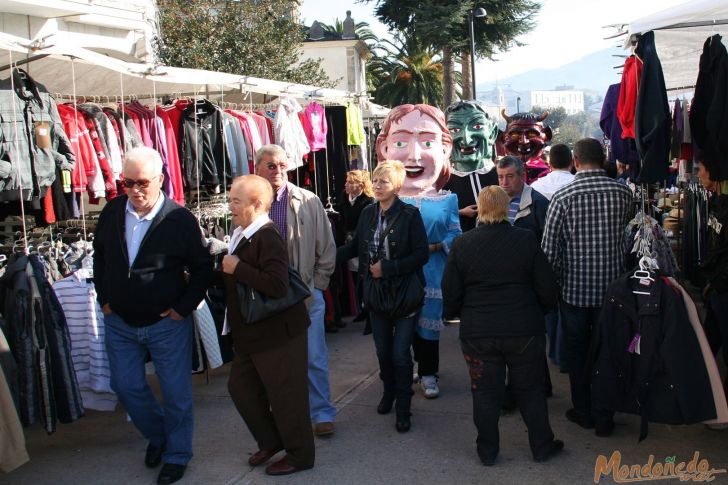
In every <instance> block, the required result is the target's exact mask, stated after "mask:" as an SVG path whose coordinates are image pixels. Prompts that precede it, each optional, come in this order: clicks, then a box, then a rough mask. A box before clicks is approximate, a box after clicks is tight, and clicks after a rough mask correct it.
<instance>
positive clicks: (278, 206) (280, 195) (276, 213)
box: [268, 184, 288, 244]
mask: <svg viewBox="0 0 728 485" xmlns="http://www.w3.org/2000/svg"><path fill="white" fill-rule="evenodd" d="M268 216H269V217H270V218H271V220H272V221H273V222H274V223H275V225H276V227H277V228H278V232H279V233H281V237H282V238H283V240H284V241H288V185H287V184H286V185H283V186H282V187H281V188H280V189H278V192H277V193H276V196H275V198H274V199H273V203H272V204H271V206H270V212H269V213H268ZM286 244H287V243H286Z"/></svg>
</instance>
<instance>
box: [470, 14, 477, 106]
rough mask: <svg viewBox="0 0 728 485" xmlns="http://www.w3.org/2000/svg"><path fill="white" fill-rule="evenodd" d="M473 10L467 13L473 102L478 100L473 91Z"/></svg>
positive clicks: (474, 90)
mask: <svg viewBox="0 0 728 485" xmlns="http://www.w3.org/2000/svg"><path fill="white" fill-rule="evenodd" d="M473 22H474V18H473V10H472V9H471V10H470V11H469V12H468V27H469V28H470V75H471V77H472V78H473V100H476V99H478V95H477V93H476V89H475V27H474V26H473Z"/></svg>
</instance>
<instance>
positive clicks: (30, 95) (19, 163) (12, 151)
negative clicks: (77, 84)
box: [0, 68, 75, 200]
mask: <svg viewBox="0 0 728 485" xmlns="http://www.w3.org/2000/svg"><path fill="white" fill-rule="evenodd" d="M10 76H11V77H10V78H8V79H4V80H2V81H0V139H2V141H3V149H4V151H5V156H4V157H3V159H2V160H0V200H19V199H20V200H31V199H32V198H39V197H43V196H45V193H46V191H47V190H48V187H50V185H51V184H52V183H53V181H54V180H55V178H56V165H58V166H60V168H61V169H63V170H68V171H71V170H73V165H74V162H75V158H74V155H73V151H72V150H71V143H70V141H69V140H68V137H67V136H66V133H65V132H64V131H63V125H62V123H61V117H60V115H59V114H58V109H57V107H56V101H55V100H54V99H53V98H52V97H51V96H50V94H48V91H47V89H46V88H45V86H43V85H42V84H39V83H36V82H35V81H34V80H33V78H31V77H30V75H28V73H27V72H25V71H24V70H23V69H20V68H14V69H13V70H12V73H11V74H10ZM11 83H13V85H14V87H15V91H13V90H12V85H11ZM18 175H19V176H20V179H19V180H18V179H17V177H18Z"/></svg>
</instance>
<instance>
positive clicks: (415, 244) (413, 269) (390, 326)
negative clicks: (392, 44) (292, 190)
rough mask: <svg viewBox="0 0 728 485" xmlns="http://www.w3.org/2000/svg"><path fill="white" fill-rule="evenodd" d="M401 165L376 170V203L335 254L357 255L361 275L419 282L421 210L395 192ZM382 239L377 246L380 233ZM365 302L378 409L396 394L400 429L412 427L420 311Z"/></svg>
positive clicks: (423, 247)
mask: <svg viewBox="0 0 728 485" xmlns="http://www.w3.org/2000/svg"><path fill="white" fill-rule="evenodd" d="M404 178H405V170H404V165H403V164H402V163H401V162H397V161H385V162H382V163H380V164H379V165H377V168H376V169H375V170H374V176H373V185H374V197H375V198H376V200H377V203H376V204H372V205H369V206H367V207H365V208H364V210H363V211H362V213H361V217H360V218H359V224H358V225H357V229H356V232H355V234H354V237H353V239H352V240H351V242H349V243H348V244H347V245H345V246H342V247H340V248H339V250H338V254H337V259H338V260H339V261H346V260H348V259H351V258H353V257H355V256H358V257H359V272H358V274H359V278H360V279H361V280H364V279H365V278H374V279H379V278H384V279H387V278H396V277H406V276H409V275H412V274H413V273H414V274H416V275H417V277H418V278H419V280H420V282H421V283H422V286H423V287H424V284H425V277H424V274H423V272H422V267H423V266H424V265H425V263H427V257H428V248H427V233H426V232H425V225H424V223H423V222H422V217H421V216H420V212H419V210H418V209H417V208H416V207H414V206H412V205H409V204H405V203H404V202H402V201H401V200H399V198H398V197H397V193H398V192H399V190H400V189H401V188H402V185H403V184H404ZM381 237H384V238H385V239H384V244H382V245H381V251H380V250H379V247H380V244H379V243H380V238H381ZM364 304H365V305H366V306H367V308H368V310H369V313H370V319H371V324H372V331H373V334H374V344H375V346H376V348H377V358H378V360H379V377H380V379H382V382H383V383H384V394H383V396H382V399H381V401H380V403H379V406H377V412H378V413H379V414H387V413H388V412H389V411H391V409H392V405H393V404H394V403H395V399H396V407H395V410H396V413H397V419H396V428H397V431H399V432H406V431H409V429H410V416H411V413H410V402H411V400H412V394H414V393H413V392H412V370H413V366H412V355H411V354H410V347H411V346H412V339H413V337H414V331H415V325H416V323H417V318H418V313H419V312H418V311H414V312H412V313H411V314H409V315H406V316H405V317H403V318H396V317H393V316H392V315H389V314H386V313H383V312H382V309H379V308H372V307H371V304H370V303H369V302H367V301H366V299H365V301H364Z"/></svg>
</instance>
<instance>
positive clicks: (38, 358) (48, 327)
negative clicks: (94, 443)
mask: <svg viewBox="0 0 728 485" xmlns="http://www.w3.org/2000/svg"><path fill="white" fill-rule="evenodd" d="M0 297H1V298H3V299H4V301H3V305H2V308H3V314H4V315H5V318H6V322H7V329H8V333H7V338H8V341H9V343H10V348H11V350H12V352H13V355H14V356H15V360H16V362H17V363H18V404H19V410H18V411H19V412H18V414H19V415H20V420H21V422H22V423H23V425H24V426H30V425H31V424H34V423H35V422H37V421H40V422H41V423H42V424H43V428H44V429H45V431H46V432H47V433H48V434H51V433H53V432H55V430H56V423H57V421H61V422H62V423H70V422H72V421H75V420H77V419H79V418H81V417H82V416H83V415H84V409H83V403H82V398H81V393H80V390H79V387H78V382H77V380H76V373H75V372H74V370H73V363H72V360H71V345H70V336H69V333H68V327H67V325H66V319H65V316H64V314H63V309H62V308H61V306H60V304H59V303H58V299H57V298H56V296H55V293H54V292H53V289H52V288H51V285H50V283H49V282H48V280H47V279H46V276H45V269H44V264H43V262H42V260H41V259H40V257H39V256H38V255H35V254H31V255H30V256H26V255H24V254H20V255H13V257H11V258H10V261H9V262H8V266H7V268H6V271H5V274H4V275H3V276H2V277H1V278H0Z"/></svg>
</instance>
